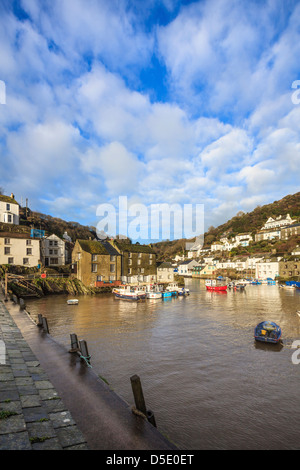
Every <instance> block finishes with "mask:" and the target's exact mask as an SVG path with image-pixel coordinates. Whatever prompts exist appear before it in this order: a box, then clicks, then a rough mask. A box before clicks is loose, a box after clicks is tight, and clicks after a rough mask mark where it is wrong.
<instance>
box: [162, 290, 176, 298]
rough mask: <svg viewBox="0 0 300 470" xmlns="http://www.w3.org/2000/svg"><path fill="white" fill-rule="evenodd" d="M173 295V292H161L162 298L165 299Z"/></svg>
mask: <svg viewBox="0 0 300 470" xmlns="http://www.w3.org/2000/svg"><path fill="white" fill-rule="evenodd" d="M172 295H173V292H172V291H163V292H162V298H163V299H164V298H166V297H172Z"/></svg>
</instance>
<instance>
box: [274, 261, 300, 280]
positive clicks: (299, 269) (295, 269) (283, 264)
mask: <svg viewBox="0 0 300 470" xmlns="http://www.w3.org/2000/svg"><path fill="white" fill-rule="evenodd" d="M279 276H280V277H282V278H284V279H286V280H288V279H293V280H295V281H300V256H289V257H288V258H284V259H282V260H281V261H280V262H279Z"/></svg>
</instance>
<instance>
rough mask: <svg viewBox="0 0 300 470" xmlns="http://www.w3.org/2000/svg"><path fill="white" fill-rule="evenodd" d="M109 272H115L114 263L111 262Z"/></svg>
mask: <svg viewBox="0 0 300 470" xmlns="http://www.w3.org/2000/svg"><path fill="white" fill-rule="evenodd" d="M110 272H111V273H115V272H116V265H115V264H111V265H110Z"/></svg>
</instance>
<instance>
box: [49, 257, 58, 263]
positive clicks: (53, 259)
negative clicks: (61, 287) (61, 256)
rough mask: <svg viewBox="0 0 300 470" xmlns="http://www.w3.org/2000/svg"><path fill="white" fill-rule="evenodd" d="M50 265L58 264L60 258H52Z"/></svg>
mask: <svg viewBox="0 0 300 470" xmlns="http://www.w3.org/2000/svg"><path fill="white" fill-rule="evenodd" d="M50 264H58V258H50Z"/></svg>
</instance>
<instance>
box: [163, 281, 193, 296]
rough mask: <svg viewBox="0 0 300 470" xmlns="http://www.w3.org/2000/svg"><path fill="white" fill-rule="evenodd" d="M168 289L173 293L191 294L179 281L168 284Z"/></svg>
mask: <svg viewBox="0 0 300 470" xmlns="http://www.w3.org/2000/svg"><path fill="white" fill-rule="evenodd" d="M166 291H168V292H170V291H171V292H172V294H173V295H189V294H190V290H189V289H186V288H185V287H179V286H178V283H177V282H171V283H170V284H168V285H167V287H166Z"/></svg>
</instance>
